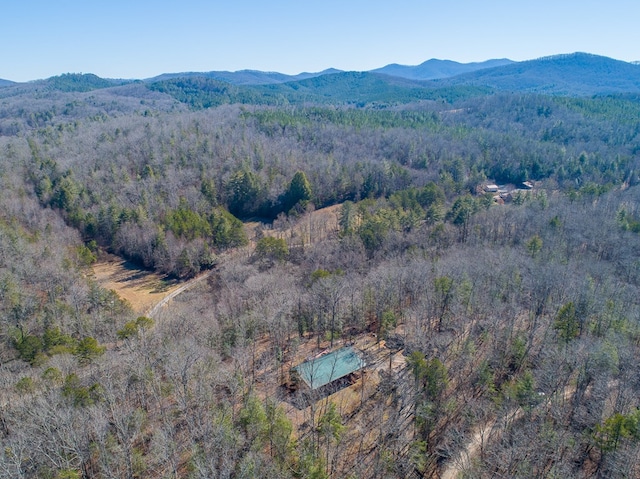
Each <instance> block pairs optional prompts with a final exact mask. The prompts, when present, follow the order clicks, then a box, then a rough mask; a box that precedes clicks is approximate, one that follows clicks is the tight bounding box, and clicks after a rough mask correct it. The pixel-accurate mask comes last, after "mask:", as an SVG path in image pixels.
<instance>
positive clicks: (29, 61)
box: [0, 0, 640, 81]
mask: <svg viewBox="0 0 640 479" xmlns="http://www.w3.org/2000/svg"><path fill="white" fill-rule="evenodd" d="M639 20H640V2H639V1H638V0H608V1H602V0H597V1H596V0H580V1H578V0H553V1H551V0H537V1H533V0H526V1H525V0H485V1H482V0H388V1H380V0H322V1H306V0H297V1H293V0H208V1H206V0H180V1H178V0H156V1H154V2H151V1H140V0H106V1H93V0H82V1H80V0H2V5H1V6H0V45H1V49H0V78H3V79H8V80H14V81H28V80H35V79H40V78H46V77H49V76H53V75H59V74H61V73H68V72H69V73H80V72H82V73H95V74H97V75H99V76H101V77H108V78H148V77H152V76H155V75H158V74H160V73H167V72H181V71H211V70H231V71H235V70H241V69H256V70H267V71H279V72H282V73H289V74H295V73H300V72H303V71H310V72H315V71H320V70H324V69H326V68H330V67H333V68H339V69H341V70H357V71H362V70H371V69H374V68H378V67H382V66H384V65H387V64H389V63H400V64H404V65H417V64H420V63H422V62H423V61H425V60H428V59H430V58H440V59H449V60H455V61H459V62H465V63H466V62H472V61H482V60H487V59H490V58H510V59H512V60H518V61H519V60H528V59H532V58H538V57H540V56H546V55H553V54H556V53H571V52H575V51H582V52H588V53H594V54H598V55H605V56H609V57H612V58H616V59H619V60H625V61H634V60H640V49H639V48H640V25H639Z"/></svg>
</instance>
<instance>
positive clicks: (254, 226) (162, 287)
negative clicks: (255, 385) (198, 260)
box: [93, 205, 340, 315]
mask: <svg viewBox="0 0 640 479" xmlns="http://www.w3.org/2000/svg"><path fill="white" fill-rule="evenodd" d="M339 208H340V205H334V206H330V207H328V208H322V209H319V210H317V211H313V212H311V213H309V214H306V215H304V216H303V217H301V218H300V219H299V220H298V221H297V222H296V223H295V224H292V225H287V226H288V227H285V228H282V229H277V230H274V229H265V225H262V224H261V223H257V222H255V223H246V224H245V230H246V231H247V236H248V237H249V239H250V247H252V246H255V244H254V238H255V235H256V232H257V231H258V229H261V230H262V232H263V234H267V235H271V236H278V237H282V238H284V239H287V240H288V241H289V242H290V243H302V244H309V243H310V242H312V241H318V240H320V239H325V238H326V237H327V236H329V235H331V234H333V233H335V232H336V231H337V229H338V212H339ZM93 273H94V276H95V279H96V281H97V282H98V284H99V285H100V286H102V287H103V288H105V289H111V290H113V291H115V292H116V294H117V295H118V296H120V297H121V298H122V299H124V300H126V301H128V302H129V304H130V305H131V307H132V308H133V311H134V312H135V313H136V314H140V315H142V314H145V315H146V314H149V312H150V311H152V310H153V308H154V307H155V306H157V305H159V304H160V303H161V302H162V301H163V300H164V299H165V298H166V297H167V296H169V295H171V294H172V293H174V292H175V291H176V290H178V289H179V288H181V287H182V286H184V285H185V283H184V282H182V283H181V282H180V281H178V280H176V279H169V278H168V277H167V276H166V275H161V274H158V273H155V272H153V271H149V270H145V269H141V268H139V267H138V266H136V265H135V264H133V263H130V262H128V261H125V260H123V259H122V258H120V257H118V256H114V255H108V257H107V258H106V259H105V260H102V261H99V262H98V263H96V264H94V265H93ZM192 281H193V280H192ZM184 289H186V288H184Z"/></svg>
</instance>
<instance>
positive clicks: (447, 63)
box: [371, 58, 513, 80]
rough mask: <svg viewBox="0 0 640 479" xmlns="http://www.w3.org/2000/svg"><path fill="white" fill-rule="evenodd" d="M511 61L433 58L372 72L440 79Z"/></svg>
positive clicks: (503, 59) (385, 67)
mask: <svg viewBox="0 0 640 479" xmlns="http://www.w3.org/2000/svg"><path fill="white" fill-rule="evenodd" d="M511 63H513V61H511V60H509V59H506V58H502V59H495V60H487V61H484V62H479V63H458V62H455V61H453V60H439V59H437V58H432V59H431V60H427V61H425V62H423V63H421V64H420V65H416V66H407V65H399V64H397V63H392V64H390V65H387V66H384V67H382V68H377V69H375V70H371V72H372V73H382V74H385V75H390V76H396V77H401V78H407V79H409V80H438V79H442V78H449V77H454V76H457V75H461V74H464V73H470V72H474V71H477V70H483V69H486V68H493V67H498V66H504V65H509V64H511Z"/></svg>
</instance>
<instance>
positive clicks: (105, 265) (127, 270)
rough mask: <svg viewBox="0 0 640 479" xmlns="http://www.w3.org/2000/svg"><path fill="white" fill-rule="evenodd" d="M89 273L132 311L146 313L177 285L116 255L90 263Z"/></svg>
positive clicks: (177, 283) (174, 281)
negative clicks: (90, 269) (127, 303)
mask: <svg viewBox="0 0 640 479" xmlns="http://www.w3.org/2000/svg"><path fill="white" fill-rule="evenodd" d="M93 274H94V277H95V279H96V281H97V282H98V284H99V285H100V286H102V287H103V288H105V289H111V290H113V291H115V292H116V293H117V294H118V296H120V297H121V298H122V299H124V300H126V301H128V302H129V304H130V305H131V307H132V308H133V310H134V311H135V313H136V314H146V313H148V312H149V311H150V310H151V309H152V308H153V307H154V306H155V305H156V304H158V303H159V302H160V301H162V300H163V299H164V298H165V297H166V296H168V295H169V294H171V293H172V292H173V291H174V290H176V289H178V288H179V287H180V283H179V282H178V281H176V280H169V279H168V278H166V277H165V276H162V275H159V274H158V273H155V272H153V271H148V270H144V269H140V268H139V267H137V266H136V265H134V264H133V263H130V262H128V261H124V260H123V259H122V258H119V257H117V256H108V257H107V258H106V259H104V260H102V261H99V262H97V263H96V264H94V265H93Z"/></svg>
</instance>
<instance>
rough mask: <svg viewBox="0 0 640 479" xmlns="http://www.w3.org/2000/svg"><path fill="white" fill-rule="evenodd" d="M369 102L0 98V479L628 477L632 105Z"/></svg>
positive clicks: (635, 263)
mask: <svg viewBox="0 0 640 479" xmlns="http://www.w3.org/2000/svg"><path fill="white" fill-rule="evenodd" d="M505 68H506V67H505ZM384 78H385V76H384V75H376V74H361V73H339V74H335V75H326V76H321V77H317V78H310V79H306V80H302V81H299V82H294V83H289V84H284V85H263V86H251V87H247V86H240V85H231V84H229V83H224V82H222V81H219V80H214V79H211V78H197V77H186V78H172V79H164V80H162V81H159V82H156V83H148V84H143V83H140V82H133V83H124V84H118V82H115V83H114V82H112V81H107V82H108V83H104V82H105V81H106V80H102V79H99V78H98V77H94V76H91V75H89V76H76V75H66V76H65V75H63V76H61V77H56V78H55V79H50V81H46V82H43V83H34V84H21V85H12V86H7V87H5V88H2V89H1V90H0V104H1V106H2V108H1V109H0V184H1V185H2V187H1V188H0V298H2V301H1V303H0V382H1V384H2V388H1V389H0V394H1V396H0V441H1V446H2V447H1V448H0V477H6V478H16V477H23V478H41V477H42V478H52V479H53V478H56V479H62V478H68V479H69V478H107V477H118V478H127V479H128V478H164V477H172V478H202V479H204V478H211V477H229V478H250V477H274V478H278V477H280V478H288V477H295V478H328V477H332V478H334V477H335V478H338V477H358V478H360V477H362V478H365V477H366V478H404V477H433V478H436V477H449V478H451V477H456V475H458V474H459V476H458V477H478V478H482V477H487V478H489V477H521V478H529V477H563V478H570V477H575V478H581V477H602V478H605V477H606V478H611V477H637V476H638V475H640V470H639V469H638V463H639V459H640V432H639V431H640V426H639V422H640V412H639V411H640V382H639V381H638V375H637V372H636V369H637V361H638V357H639V356H640V299H639V298H640V294H639V293H640V291H639V288H640V259H639V258H640V176H639V173H640V101H639V100H638V95H637V92H636V91H629V92H626V93H620V94H616V95H612V96H595V97H593V96H590V97H582V96H579V95H575V94H572V95H571V96H545V95H541V94H538V93H509V92H497V91H492V90H488V89H486V88H484V87H469V86H464V85H463V86H456V87H443V86H442V85H439V86H434V85H427V84H418V83H415V82H411V81H408V80H399V79H395V80H388V79H386V80H385V79H384ZM574 93H575V92H574ZM494 184H495V185H496V186H495V189H497V190H498V191H493V190H494V187H493V185H494ZM330 206H332V207H334V209H337V210H338V212H339V214H338V220H337V224H333V223H331V222H329V220H327V219H326V218H327V217H326V216H318V215H315V214H314V212H317V211H318V210H320V209H322V208H325V207H330ZM331 211H333V209H332V210H331ZM319 218H324V219H319ZM249 223H251V226H249ZM106 253H109V254H115V255H118V256H121V257H123V258H126V259H128V260H130V261H131V262H133V263H135V264H137V265H139V266H140V267H144V268H147V269H152V270H155V271H157V272H159V273H162V274H165V275H167V277H169V278H173V279H177V280H179V281H186V280H188V279H190V278H194V277H197V276H198V275H199V274H201V273H202V272H205V271H207V272H210V273H211V275H210V276H209V277H208V278H207V280H205V281H201V282H200V283H198V284H197V285H196V286H194V287H193V289H191V290H189V291H187V292H185V293H183V294H181V295H180V296H178V297H176V299H175V300H174V301H173V303H171V304H170V305H169V306H168V307H165V308H163V309H162V310H161V312H159V313H157V314H155V315H154V317H153V318H150V317H146V316H140V315H139V314H136V313H134V311H133V310H132V308H131V307H130V305H128V304H127V303H126V302H124V301H122V300H120V299H119V298H118V297H117V295H116V294H115V293H114V292H113V291H107V290H104V289H102V288H101V287H100V286H99V285H98V284H97V283H96V282H95V280H94V279H93V275H92V272H91V265H92V264H93V263H95V262H96V261H99V260H100V258H101V256H103V255H104V254H106ZM343 345H351V346H352V347H355V348H356V349H358V350H359V351H360V353H361V354H362V355H363V358H364V359H363V360H364V362H365V363H366V366H365V367H364V369H363V370H362V371H358V372H357V373H355V374H352V375H350V376H349V377H348V378H347V379H344V380H342V382H341V383H339V382H338V383H332V384H330V385H329V386H328V387H325V388H323V389H318V390H305V389H304V387H300V384H298V383H296V381H295V377H294V376H292V375H291V374H290V371H291V369H292V367H294V366H296V365H298V364H299V363H300V362H301V361H303V360H304V359H305V358H309V357H318V355H319V354H322V353H327V352H329V351H332V350H335V349H337V348H338V347H339V346H343Z"/></svg>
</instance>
